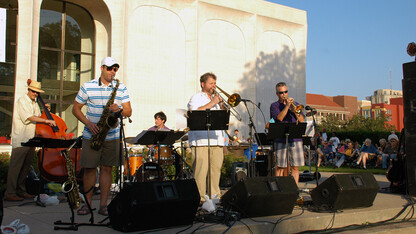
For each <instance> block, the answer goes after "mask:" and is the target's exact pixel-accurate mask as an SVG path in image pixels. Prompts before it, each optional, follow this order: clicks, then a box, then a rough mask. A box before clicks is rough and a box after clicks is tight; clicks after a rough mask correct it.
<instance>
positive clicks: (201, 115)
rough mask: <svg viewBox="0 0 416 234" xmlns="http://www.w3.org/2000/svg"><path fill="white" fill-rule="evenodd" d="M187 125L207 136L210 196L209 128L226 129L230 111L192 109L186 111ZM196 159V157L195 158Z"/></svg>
mask: <svg viewBox="0 0 416 234" xmlns="http://www.w3.org/2000/svg"><path fill="white" fill-rule="evenodd" d="M187 116H188V118H187V120H186V122H187V126H188V128H189V129H190V130H193V131H205V130H206V131H207V137H208V186H207V192H208V196H209V197H210V198H212V197H211V149H210V147H211V146H210V132H209V131H210V130H228V124H229V122H230V112H229V111H227V110H210V109H206V110H193V111H188V112H187ZM195 160H196V159H195Z"/></svg>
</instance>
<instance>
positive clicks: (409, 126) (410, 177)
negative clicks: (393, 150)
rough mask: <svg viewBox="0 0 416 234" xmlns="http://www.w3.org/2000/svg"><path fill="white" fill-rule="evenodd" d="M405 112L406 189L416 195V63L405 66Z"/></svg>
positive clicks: (403, 81)
mask: <svg viewBox="0 0 416 234" xmlns="http://www.w3.org/2000/svg"><path fill="white" fill-rule="evenodd" d="M403 76H404V78H403V80H402V86H403V87H402V88H403V111H404V128H405V135H404V139H405V140H404V141H405V149H406V159H405V160H406V175H405V177H406V187H407V192H408V193H409V195H412V196H415V195H416V142H415V140H416V62H410V63H404V64H403Z"/></svg>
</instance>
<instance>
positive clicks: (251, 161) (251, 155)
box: [241, 99, 263, 177]
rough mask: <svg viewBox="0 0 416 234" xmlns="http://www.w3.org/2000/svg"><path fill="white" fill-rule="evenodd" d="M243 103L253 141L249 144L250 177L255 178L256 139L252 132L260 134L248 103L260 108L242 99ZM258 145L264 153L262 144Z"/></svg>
mask: <svg viewBox="0 0 416 234" xmlns="http://www.w3.org/2000/svg"><path fill="white" fill-rule="evenodd" d="M241 101H242V102H244V106H245V107H246V109H247V113H248V117H249V121H250V123H249V124H248V126H249V133H248V135H249V137H250V139H251V140H250V143H249V149H250V161H249V173H248V176H249V177H254V176H255V173H254V172H255V168H254V161H253V140H254V138H253V131H252V130H253V129H254V134H258V133H257V129H256V126H255V125H254V122H253V116H252V115H251V113H250V111H249V109H248V107H247V102H251V103H252V104H254V105H255V106H256V107H258V106H257V105H256V104H255V103H253V102H252V101H250V100H246V99H241ZM259 109H260V108H259ZM257 143H258V144H259V145H260V148H261V151H262V152H263V145H262V144H261V142H257Z"/></svg>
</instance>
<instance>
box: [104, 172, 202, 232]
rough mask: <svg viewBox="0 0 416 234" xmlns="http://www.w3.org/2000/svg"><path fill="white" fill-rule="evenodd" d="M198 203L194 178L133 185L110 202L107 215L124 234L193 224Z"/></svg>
mask: <svg viewBox="0 0 416 234" xmlns="http://www.w3.org/2000/svg"><path fill="white" fill-rule="evenodd" d="M199 201H200V196H199V192H198V188H197V186H196V183H195V180H193V179H192V180H175V181H160V182H157V181H149V182H142V183H133V184H129V185H125V186H124V188H123V189H122V190H121V191H120V193H119V194H117V196H116V197H115V198H114V199H113V200H112V201H111V203H110V204H109V205H108V214H109V218H110V223H111V226H112V227H113V228H114V229H116V230H118V231H123V232H132V231H140V230H148V229H156V228H164V227H171V226H181V225H190V224H192V223H193V221H194V218H195V214H196V211H197V209H198V205H199Z"/></svg>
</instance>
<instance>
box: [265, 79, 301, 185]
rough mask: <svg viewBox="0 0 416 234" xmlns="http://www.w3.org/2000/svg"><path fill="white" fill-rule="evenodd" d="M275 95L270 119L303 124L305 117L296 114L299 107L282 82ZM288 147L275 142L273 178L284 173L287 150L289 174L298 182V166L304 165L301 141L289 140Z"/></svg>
mask: <svg viewBox="0 0 416 234" xmlns="http://www.w3.org/2000/svg"><path fill="white" fill-rule="evenodd" d="M276 95H277V97H278V98H279V100H278V101H277V102H274V103H272V104H271V105H270V117H271V118H273V119H274V121H275V122H276V123H296V122H297V121H299V122H304V120H305V116H304V115H303V113H301V111H300V112H298V111H297V110H296V107H297V106H298V105H299V104H298V103H297V102H295V101H294V100H293V98H290V97H289V94H288V89H287V85H286V83H284V82H279V83H277V85H276ZM288 144H289V147H287V146H286V139H284V138H278V139H276V140H275V150H276V165H277V167H276V168H275V176H283V173H284V171H285V170H286V168H287V165H288V164H287V159H286V150H287V149H288V150H289V162H290V166H291V168H290V169H291V172H290V174H291V175H292V176H293V178H294V179H295V181H296V184H297V183H298V182H299V168H298V167H299V166H303V165H304V164H305V159H304V156H303V145H302V139H289V140H288Z"/></svg>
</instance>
